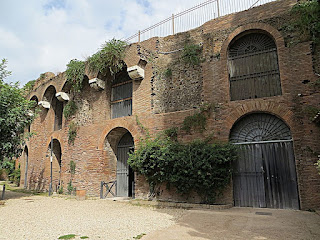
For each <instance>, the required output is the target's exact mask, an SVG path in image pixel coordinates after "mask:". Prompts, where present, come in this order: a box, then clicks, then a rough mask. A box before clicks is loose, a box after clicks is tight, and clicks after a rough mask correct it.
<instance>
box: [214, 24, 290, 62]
mask: <svg viewBox="0 0 320 240" xmlns="http://www.w3.org/2000/svg"><path fill="white" fill-rule="evenodd" d="M254 30H257V31H261V30H262V31H264V32H266V33H267V34H269V35H270V36H271V37H272V38H273V40H274V41H275V43H276V46H277V49H278V52H279V49H282V48H284V47H285V44H284V39H283V37H282V35H281V33H280V32H279V31H278V30H277V29H275V28H274V27H272V26H270V25H269V24H265V23H250V24H246V25H243V26H241V27H238V28H237V29H236V30H234V31H233V32H232V33H231V34H230V35H229V36H228V38H227V39H226V40H225V41H224V43H223V44H222V47H221V53H220V54H221V58H222V59H227V56H228V49H229V46H230V43H231V42H232V40H233V39H234V38H235V37H237V36H238V35H239V34H241V33H243V32H246V31H254ZM278 57H279V61H280V60H281V59H280V58H281V57H280V56H279V54H278Z"/></svg>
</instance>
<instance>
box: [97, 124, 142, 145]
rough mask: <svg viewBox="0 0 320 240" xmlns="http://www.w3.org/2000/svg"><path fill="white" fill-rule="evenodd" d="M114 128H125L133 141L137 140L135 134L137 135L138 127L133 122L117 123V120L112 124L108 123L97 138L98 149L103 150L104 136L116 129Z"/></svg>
mask: <svg viewBox="0 0 320 240" xmlns="http://www.w3.org/2000/svg"><path fill="white" fill-rule="evenodd" d="M116 128H124V129H126V130H128V132H130V133H131V135H132V137H133V139H134V141H135V142H136V141H137V136H138V129H137V127H136V125H135V124H133V123H127V124H126V123H125V124H121V125H119V124H118V123H117V122H115V123H113V124H110V125H108V126H107V127H106V128H105V129H104V130H103V131H102V133H101V135H100V137H99V140H98V149H99V150H103V149H104V145H105V139H106V137H107V136H108V134H109V133H110V132H111V131H112V130H114V129H116Z"/></svg>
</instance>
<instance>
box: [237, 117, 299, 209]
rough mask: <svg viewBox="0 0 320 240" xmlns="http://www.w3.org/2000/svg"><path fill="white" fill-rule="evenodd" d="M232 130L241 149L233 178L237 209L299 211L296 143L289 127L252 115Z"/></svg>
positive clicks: (278, 121) (281, 122)
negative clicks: (255, 208)
mask: <svg viewBox="0 0 320 240" xmlns="http://www.w3.org/2000/svg"><path fill="white" fill-rule="evenodd" d="M237 124H238V126H235V128H234V129H233V130H232V133H231V140H232V141H233V142H235V144H236V145H237V146H238V147H239V148H238V160H237V162H236V163H235V166H234V167H235V169H234V174H233V189H234V191H233V195H234V205H235V206H238V207H261V208H289V209H299V194H298V188H297V176H296V166H295V158H294V151H293V141H292V139H291V134H290V130H289V128H288V126H287V125H285V123H284V122H283V121H282V120H280V119H278V118H277V117H275V116H273V115H269V114H264V113H261V114H252V116H248V117H246V118H244V119H242V120H240V121H239V122H238V123H237Z"/></svg>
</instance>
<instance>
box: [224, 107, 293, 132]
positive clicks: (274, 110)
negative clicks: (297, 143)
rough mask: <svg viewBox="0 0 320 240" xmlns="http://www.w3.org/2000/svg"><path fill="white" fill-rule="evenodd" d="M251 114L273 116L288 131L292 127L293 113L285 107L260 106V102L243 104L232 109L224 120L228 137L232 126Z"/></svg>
mask: <svg viewBox="0 0 320 240" xmlns="http://www.w3.org/2000/svg"><path fill="white" fill-rule="evenodd" d="M251 113H268V114H271V115H274V116H276V117H278V118H280V119H281V120H283V121H284V122H285V123H286V124H287V125H288V126H289V128H290V129H292V125H293V123H294V114H293V112H292V111H290V110H288V109H287V108H285V107H282V106H281V105H279V104H276V103H270V104H261V103H260V102H257V103H254V104H243V105H242V106H241V107H237V108H234V109H233V110H232V111H231V112H230V114H229V116H228V117H227V119H226V123H227V129H229V135H230V131H231V129H232V127H233V126H234V124H235V123H236V122H237V121H238V120H239V119H241V118H243V117H245V116H247V115H249V114H251ZM229 135H228V136H229Z"/></svg>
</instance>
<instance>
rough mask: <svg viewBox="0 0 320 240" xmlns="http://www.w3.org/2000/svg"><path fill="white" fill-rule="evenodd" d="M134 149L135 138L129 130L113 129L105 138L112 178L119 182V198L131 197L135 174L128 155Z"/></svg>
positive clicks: (117, 186)
mask: <svg viewBox="0 0 320 240" xmlns="http://www.w3.org/2000/svg"><path fill="white" fill-rule="evenodd" d="M133 148H134V138H133V136H132V134H131V133H130V131H128V129H126V128H123V127H116V128H113V129H112V130H111V131H110V132H109V133H108V134H107V135H106V137H105V140H104V150H105V151H106V152H107V155H108V158H109V164H108V165H109V168H110V170H111V171H110V172H111V174H110V176H109V178H110V177H111V179H112V180H115V179H116V181H117V184H116V188H117V190H116V192H117V196H121V197H131V196H132V195H133V194H134V193H133V188H132V186H133V185H134V183H133V182H134V173H133V170H132V169H131V168H130V167H129V165H128V163H127V159H128V153H129V151H132V150H133Z"/></svg>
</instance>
